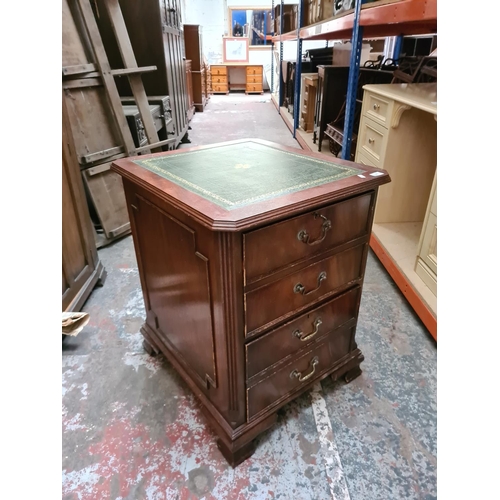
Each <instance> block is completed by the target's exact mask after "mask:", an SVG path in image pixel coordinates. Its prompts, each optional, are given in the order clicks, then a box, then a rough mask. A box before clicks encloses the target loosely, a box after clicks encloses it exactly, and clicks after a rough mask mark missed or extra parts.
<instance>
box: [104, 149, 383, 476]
mask: <svg viewBox="0 0 500 500" xmlns="http://www.w3.org/2000/svg"><path fill="white" fill-rule="evenodd" d="M200 166H202V167H203V168H200ZM112 168H113V170H114V171H116V172H117V173H119V174H120V175H122V177H123V183H124V188H125V193H126V198H127V206H128V209H129V213H130V219H131V224H132V232H133V237H134V245H135V249H136V255H137V260H138V266H139V273H140V276H141V284H142V287H143V288H142V289H143V294H144V302H145V306H146V318H145V323H144V325H143V327H142V329H141V332H142V334H143V335H144V338H145V348H146V350H147V351H148V352H150V353H152V354H154V353H158V352H162V353H164V355H165V356H166V357H167V358H168V359H169V361H170V362H171V363H172V365H173V366H174V367H175V369H176V370H177V371H178V372H179V373H180V375H181V376H182V377H183V378H184V380H185V381H186V383H187V384H188V386H189V387H190V388H191V390H192V391H193V392H194V393H195V394H196V396H197V397H198V398H199V400H200V401H201V403H202V411H203V412H204V414H205V415H206V417H207V419H208V421H209V423H210V425H211V426H212V428H213V430H214V431H215V432H216V434H217V436H218V445H219V448H220V450H221V452H222V453H223V454H224V456H225V457H226V459H227V460H228V461H229V463H230V464H231V465H233V466H234V465H236V464H238V463H240V462H241V461H243V460H244V459H246V458H247V457H248V456H250V455H251V454H252V453H253V450H254V444H253V440H254V438H255V437H256V436H258V435H259V434H260V433H261V432H263V431H264V430H265V429H267V428H269V427H270V426H271V425H273V423H274V422H275V421H276V416H277V413H276V412H277V410H278V409H279V408H281V407H282V406H283V405H285V404H286V403H287V402H289V401H291V400H292V399H294V398H296V397H297V396H298V395H299V394H301V393H302V392H304V391H305V390H307V389H309V388H310V387H311V385H312V384H314V383H316V382H318V381H319V380H321V379H323V378H325V377H327V376H330V375H331V376H332V377H333V379H337V378H339V377H341V376H344V377H345V378H346V380H347V381H350V380H352V379H353V378H355V377H356V376H358V375H359V374H360V373H361V370H360V368H359V365H360V363H361V362H362V361H363V359H364V358H363V355H362V353H361V351H360V349H358V346H357V344H356V340H355V331H356V323H357V318H358V309H359V304H360V300H361V292H362V286H363V277H364V272H365V265H366V259H367V255H368V242H369V239H370V234H371V227H372V220H373V212H374V206H375V200H376V197H377V191H378V187H379V186H380V185H382V184H385V183H387V182H389V181H390V179H389V176H388V175H387V173H386V172H384V171H381V170H379V169H375V168H372V167H363V166H361V165H356V164H354V163H351V162H346V161H342V160H337V159H335V161H334V159H332V160H327V159H319V158H318V157H317V155H308V154H306V153H304V152H299V151H297V149H295V148H288V147H284V146H281V145H278V144H273V143H270V142H267V141H259V140H245V141H231V142H229V143H222V144H215V145H211V146H203V147H199V148H189V149H183V150H181V151H171V152H168V153H160V154H154V155H151V156H149V157H147V158H146V159H141V158H134V159H128V158H127V159H121V160H117V161H115V162H114V163H113V167H112ZM165 397H168V394H165Z"/></svg>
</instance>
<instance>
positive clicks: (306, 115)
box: [300, 76, 318, 132]
mask: <svg viewBox="0 0 500 500" xmlns="http://www.w3.org/2000/svg"><path fill="white" fill-rule="evenodd" d="M317 85H318V78H317V76H316V77H314V76H306V77H305V78H304V95H303V98H302V99H301V102H302V107H301V109H300V115H301V117H300V122H301V123H300V125H301V128H302V130H303V131H304V132H312V131H313V130H314V110H315V106H316V87H317Z"/></svg>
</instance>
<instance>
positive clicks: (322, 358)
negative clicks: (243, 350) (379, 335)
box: [247, 327, 355, 420]
mask: <svg viewBox="0 0 500 500" xmlns="http://www.w3.org/2000/svg"><path fill="white" fill-rule="evenodd" d="M354 331H355V329H354V327H350V328H343V329H340V330H337V331H335V332H332V333H331V334H330V335H329V336H328V337H327V338H326V339H325V340H324V341H322V342H315V343H314V344H312V345H311V346H310V349H306V352H304V354H302V355H301V356H299V357H297V358H295V359H293V360H291V361H290V363H288V364H286V365H285V366H283V367H282V368H280V369H278V370H277V371H276V372H274V373H273V374H271V375H270V376H269V377H267V378H264V379H263V380H261V381H260V382H257V383H256V384H255V385H253V386H251V387H248V389H247V411H248V419H249V420H250V419H252V418H253V417H255V416H257V415H258V414H259V413H264V412H266V413H267V412H272V411H276V407H277V406H278V405H279V404H280V403H285V402H286V400H287V399H288V398H289V397H291V396H293V395H294V393H296V392H298V391H300V390H302V389H304V388H305V387H306V386H310V385H311V384H313V383H314V382H316V380H318V379H319V378H320V377H321V376H322V375H323V374H324V373H325V372H328V371H332V368H333V367H334V365H335V363H336V362H337V361H339V360H341V358H343V357H344V356H346V355H347V354H348V353H349V349H350V346H351V339H352V337H353V335H354Z"/></svg>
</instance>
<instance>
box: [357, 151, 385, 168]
mask: <svg viewBox="0 0 500 500" xmlns="http://www.w3.org/2000/svg"><path fill="white" fill-rule="evenodd" d="M354 161H355V162H356V163H360V164H361V165H367V166H368V167H377V168H380V162H379V161H377V160H376V159H375V158H374V157H373V156H371V157H370V156H368V155H367V154H363V153H362V152H361V151H359V150H358V149H356V159H355V160H354Z"/></svg>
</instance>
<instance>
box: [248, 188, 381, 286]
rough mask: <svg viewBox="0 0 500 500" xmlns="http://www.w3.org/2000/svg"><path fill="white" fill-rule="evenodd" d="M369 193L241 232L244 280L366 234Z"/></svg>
mask: <svg viewBox="0 0 500 500" xmlns="http://www.w3.org/2000/svg"><path fill="white" fill-rule="evenodd" d="M372 200H373V194H372V193H365V194H362V195H360V196H356V197H355V198H351V199H350V200H346V201H341V202H338V203H335V204H333V205H330V206H328V207H325V208H321V209H319V210H315V211H311V212H309V213H307V214H304V215H300V216H298V217H295V218H293V219H289V220H287V221H285V222H280V223H277V224H273V225H271V226H267V227H264V228H262V229H257V230H255V231H252V232H250V233H247V234H245V235H244V251H245V280H246V282H247V283H248V282H251V281H255V280H256V279H258V278H259V277H261V276H265V275H268V274H270V273H272V272H274V271H276V270H278V269H280V268H282V267H285V266H287V265H289V264H291V263H293V262H296V261H298V260H300V259H303V258H307V257H310V256H312V255H316V254H319V253H322V252H324V251H326V250H329V249H331V248H333V247H335V246H338V245H341V244H343V243H347V242H348V241H351V240H353V239H356V238H360V237H362V236H365V235H367V234H368V231H369V227H368V221H369V219H370V217H369V215H370V207H371V204H372Z"/></svg>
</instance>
